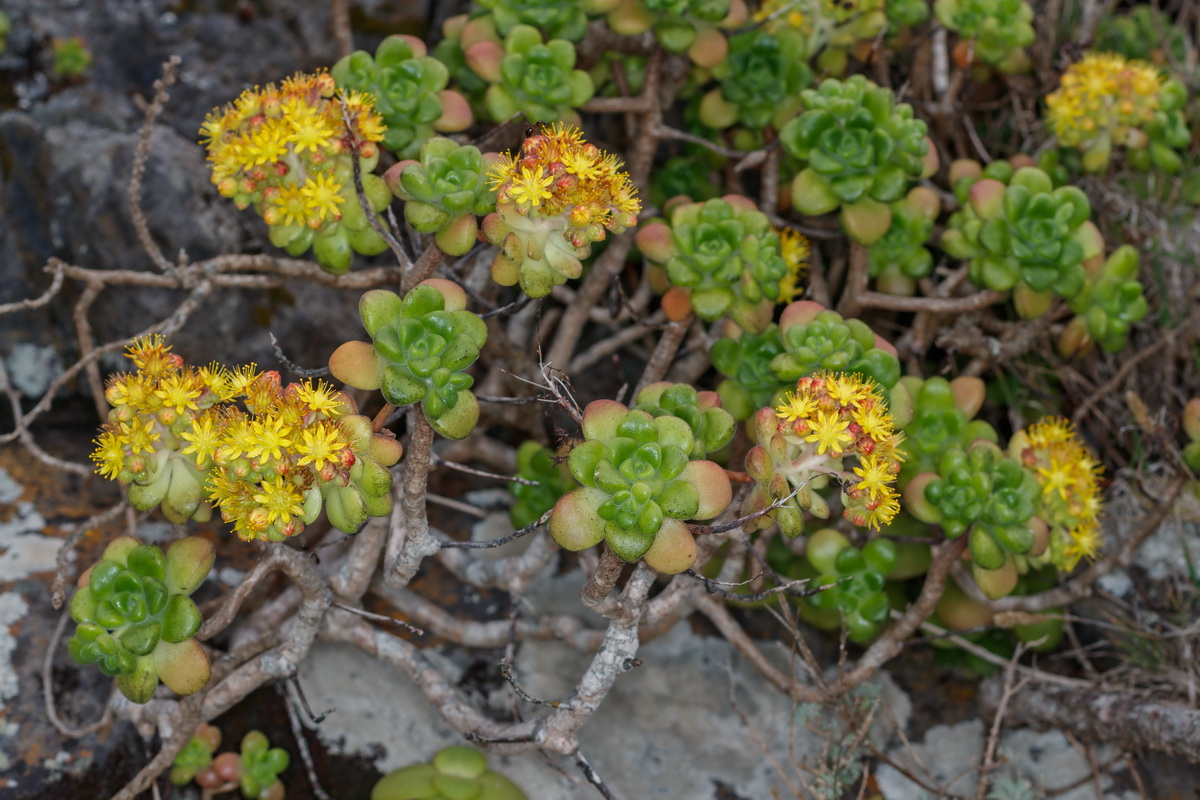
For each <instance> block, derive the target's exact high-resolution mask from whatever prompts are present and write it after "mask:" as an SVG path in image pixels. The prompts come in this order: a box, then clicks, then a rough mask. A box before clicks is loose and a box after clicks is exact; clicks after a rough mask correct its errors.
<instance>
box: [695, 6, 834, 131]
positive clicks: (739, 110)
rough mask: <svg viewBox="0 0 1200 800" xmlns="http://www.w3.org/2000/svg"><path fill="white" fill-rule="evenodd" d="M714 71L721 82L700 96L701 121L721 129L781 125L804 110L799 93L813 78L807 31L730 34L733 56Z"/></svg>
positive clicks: (730, 55)
mask: <svg viewBox="0 0 1200 800" xmlns="http://www.w3.org/2000/svg"><path fill="white" fill-rule="evenodd" d="M712 74H713V77H714V78H716V79H717V80H718V81H719V82H720V84H721V85H720V88H718V89H714V90H713V91H712V92H710V93H709V94H708V95H706V96H705V97H704V99H703V100H701V102H700V120H701V121H702V122H703V123H704V124H705V125H707V126H709V127H710V128H717V129H721V128H728V127H731V126H733V125H743V126H745V127H747V128H750V129H752V130H759V129H762V128H765V127H767V126H768V125H771V126H773V127H775V128H779V127H781V126H782V125H783V124H784V123H785V122H787V121H788V120H789V119H791V118H792V117H793V116H794V115H795V114H796V112H797V111H798V110H799V108H800V101H799V98H800V92H801V91H802V90H804V89H806V88H808V86H809V85H810V84H811V83H812V78H813V75H812V70H810V69H809V67H808V52H807V47H806V45H805V42H804V38H803V37H802V36H800V35H799V34H798V33H796V32H794V31H790V30H783V31H780V32H779V33H770V32H768V31H766V30H763V29H762V28H756V29H754V30H751V31H747V32H746V33H739V34H736V35H734V36H733V37H731V38H730V40H729V55H728V56H727V57H726V58H725V59H724V60H723V61H722V62H721V63H719V64H717V65H716V66H715V67H713V70H712Z"/></svg>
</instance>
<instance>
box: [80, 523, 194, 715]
mask: <svg viewBox="0 0 1200 800" xmlns="http://www.w3.org/2000/svg"><path fill="white" fill-rule="evenodd" d="M215 553H216V551H215V549H214V548H213V545H212V543H211V542H209V541H208V540H206V539H202V538H200V537H198V536H188V537H185V538H183V539H180V540H178V541H176V542H174V543H173V544H172V545H171V546H170V547H169V548H168V549H167V554H166V555H165V556H164V555H163V552H162V550H160V549H159V548H158V547H156V546H154V545H148V544H147V545H144V544H139V543H138V541H137V540H136V539H133V538H132V537H129V536H122V537H120V538H117V539H114V540H113V541H112V542H111V543H110V544H109V545H108V547H106V548H105V549H104V554H103V557H102V558H101V560H100V561H99V562H97V563H96V564H94V565H93V566H92V568H91V569H89V570H88V571H87V572H85V573H84V574H83V576H82V577H81V578H80V581H79V590H78V591H76V592H75V595H74V597H72V598H71V605H70V612H71V618H72V619H74V620H75V622H76V623H77V627H76V629H75V635H74V636H72V637H71V638H70V639H69V640H68V641H67V650H68V651H69V652H70V654H71V658H72V659H74V661H75V663H77V664H96V665H97V666H98V667H99V668H100V671H101V672H103V673H104V674H105V675H111V676H115V677H116V679H117V686H118V687H119V688H120V690H121V693H122V694H123V695H125V696H126V697H127V698H129V699H130V700H131V701H133V702H134V703H145V702H146V701H147V700H149V699H150V698H151V697H153V696H154V691H155V689H157V688H158V683H159V680H162V682H163V683H165V684H166V685H167V688H169V689H170V690H171V691H173V692H175V693H176V694H185V695H186V694H192V693H194V692H198V691H199V690H200V689H203V688H204V686H205V684H207V683H208V679H209V676H210V674H211V668H210V666H209V662H208V655H207V654H206V653H205V652H204V648H202V647H201V646H200V643H199V642H197V641H196V640H195V639H193V638H192V637H193V636H194V635H195V634H196V631H198V630H199V629H200V623H201V622H202V621H203V620H202V618H201V616H200V610H199V609H198V608H197V607H196V604H195V603H194V602H192V599H191V597H189V595H191V594H192V592H194V591H196V589H197V588H199V586H200V584H201V583H202V582H203V581H204V578H205V576H206V575H208V572H209V570H210V569H212V565H213V561H214V559H215Z"/></svg>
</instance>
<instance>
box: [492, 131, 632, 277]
mask: <svg viewBox="0 0 1200 800" xmlns="http://www.w3.org/2000/svg"><path fill="white" fill-rule="evenodd" d="M488 177H489V180H491V182H492V185H493V186H495V187H496V211H495V213H493V214H489V215H488V216H487V217H485V218H484V220H483V233H484V236H485V237H486V238H487V240H488V241H489V242H491V243H492V244H494V245H496V246H497V247H498V248H499V252H498V253H497V254H496V257H495V258H494V259H493V260H492V279H493V280H495V281H496V282H497V283H499V284H500V285H501V286H513V285H515V284H520V286H521V290H522V291H524V292H525V293H526V294H527V295H529V296H530V297H535V298H536V297H545V296H546V295H547V294H549V293H550V290H551V289H552V288H553V287H555V286H558V285H561V284H563V283H566V281H567V280H568V279H570V278H578V277H579V275H580V274H581V273H582V272H583V262H582V261H580V259H582V258H586V257H587V256H588V255H589V254H590V253H591V248H592V244H593V243H595V242H599V241H603V240H604V239H605V238H607V236H608V234H609V233H621V232H623V231H624V230H625V229H626V228H628V227H629V226H631V225H634V224H636V222H637V215H638V212H639V211H640V210H641V207H642V206H641V203H640V202H639V200H638V198H637V188H636V187H634V185H633V183H632V182H631V181H630V180H629V175H628V173H626V172H625V171H624V170H623V169H622V164H621V162H620V161H619V160H617V159H616V158H614V157H612V156H610V155H607V154H605V153H603V152H602V151H601V150H600V149H599V148H597V147H596V146H595V145H593V144H590V143H588V142H586V141H584V140H583V137H582V134H581V133H580V132H579V130H578V129H577V128H573V127H570V126H564V125H560V124H555V125H553V126H550V127H545V128H540V129H538V130H535V131H534V132H533V133H532V134H531V135H529V136H527V137H526V138H525V142H524V144H523V145H522V147H521V152H520V154H519V156H518V158H517V159H516V160H513V159H512V158H509V157H507V156H502V157H501V159H500V161H498V162H497V163H496V164H495V165H494V166H493V167H492V169H491V171H490V172H489V173H488Z"/></svg>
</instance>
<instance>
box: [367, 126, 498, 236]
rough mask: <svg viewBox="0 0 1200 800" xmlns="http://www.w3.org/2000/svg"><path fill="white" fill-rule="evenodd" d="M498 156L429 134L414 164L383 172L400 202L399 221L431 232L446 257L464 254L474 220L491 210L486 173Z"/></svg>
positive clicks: (492, 196)
mask: <svg viewBox="0 0 1200 800" xmlns="http://www.w3.org/2000/svg"><path fill="white" fill-rule="evenodd" d="M498 158H499V156H497V155H495V154H488V155H486V156H485V155H484V154H482V153H480V152H479V148H477V147H473V146H471V145H459V144H458V143H457V142H454V141H452V140H450V139H445V138H443V137H441V136H435V137H433V138H431V139H428V140H426V141H425V143H424V144H422V145H421V152H420V157H419V160H417V161H401V162H398V163H397V164H395V165H393V166H392V167H391V168H389V169H388V171H387V172H386V173H384V176H383V178H384V180H385V181H386V182H387V185H388V187H389V188H390V189H391V190H392V193H393V194H395V195H396V196H397V197H399V198H400V199H401V200H403V201H404V218H405V219H406V220H408V224H409V225H411V226H412V227H413V230H415V231H417V232H418V233H432V234H434V241H436V242H437V246H438V247H440V248H441V249H442V251H443V252H445V253H446V254H448V255H452V256H461V255H466V254H467V252H468V251H470V249H471V248H472V247H474V246H475V243H476V241H477V240H478V239H479V221H478V220H477V219H476V217H481V216H483V215H485V214H490V213H492V212H493V211H495V210H496V193H495V191H493V190H491V189H489V188H488V186H487V177H486V172H487V168H488V167H489V166H490V164H491V163H494V161H495V160H496V159H498Z"/></svg>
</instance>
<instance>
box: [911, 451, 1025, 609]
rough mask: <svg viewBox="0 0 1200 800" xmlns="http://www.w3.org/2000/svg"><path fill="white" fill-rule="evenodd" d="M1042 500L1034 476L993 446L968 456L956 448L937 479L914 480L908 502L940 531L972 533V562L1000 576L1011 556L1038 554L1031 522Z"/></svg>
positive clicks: (925, 476)
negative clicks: (1038, 498)
mask: <svg viewBox="0 0 1200 800" xmlns="http://www.w3.org/2000/svg"><path fill="white" fill-rule="evenodd" d="M1037 496H1038V483H1037V479H1036V478H1034V476H1033V473H1031V472H1030V471H1029V470H1027V469H1025V468H1024V467H1022V466H1021V464H1019V463H1018V462H1016V461H1014V460H1013V459H1011V458H1008V457H1007V456H1005V455H1004V454H1003V453H1002V452H1001V451H1000V448H999V447H997V446H996V445H994V444H992V443H991V442H985V441H976V442H974V443H973V444H971V445H970V446H969V447H968V448H966V449H965V450H964V449H963V448H961V447H957V446H956V447H951V448H950V449H949V450H947V451H946V452H945V453H943V454H942V457H941V459H940V460H939V462H938V467H937V473H936V474H934V473H923V474H921V475H918V476H916V477H915V478H913V480H912V481H911V482H910V483H909V484H908V486H907V487H906V488H905V494H904V499H905V507H906V508H907V509H908V510H909V512H910V513H912V514H913V515H914V516H916V517H917V518H918V519H920V520H922V521H924V522H931V523H937V524H939V525H941V527H942V530H943V531H945V532H946V535H947V536H949V537H951V538H957V537H959V536H962V535H963V534H964V533H969V537H970V538H969V539H968V540H967V544H968V547H969V549H970V552H971V560H972V562H973V563H974V564H975V565H976V566H977V567H979V568H981V569H983V570H999V569H1001V568H1002V567H1005V565H1006V562H1007V561H1011V556H1013V555H1024V554H1026V553H1029V552H1030V550H1031V549H1032V548H1033V546H1034V541H1035V536H1034V530H1033V527H1032V525H1031V523H1030V520H1031V518H1032V517H1033V512H1034V502H1035V501H1036V500H1037ZM976 574H978V573H976ZM1005 593H1007V592H1005Z"/></svg>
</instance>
